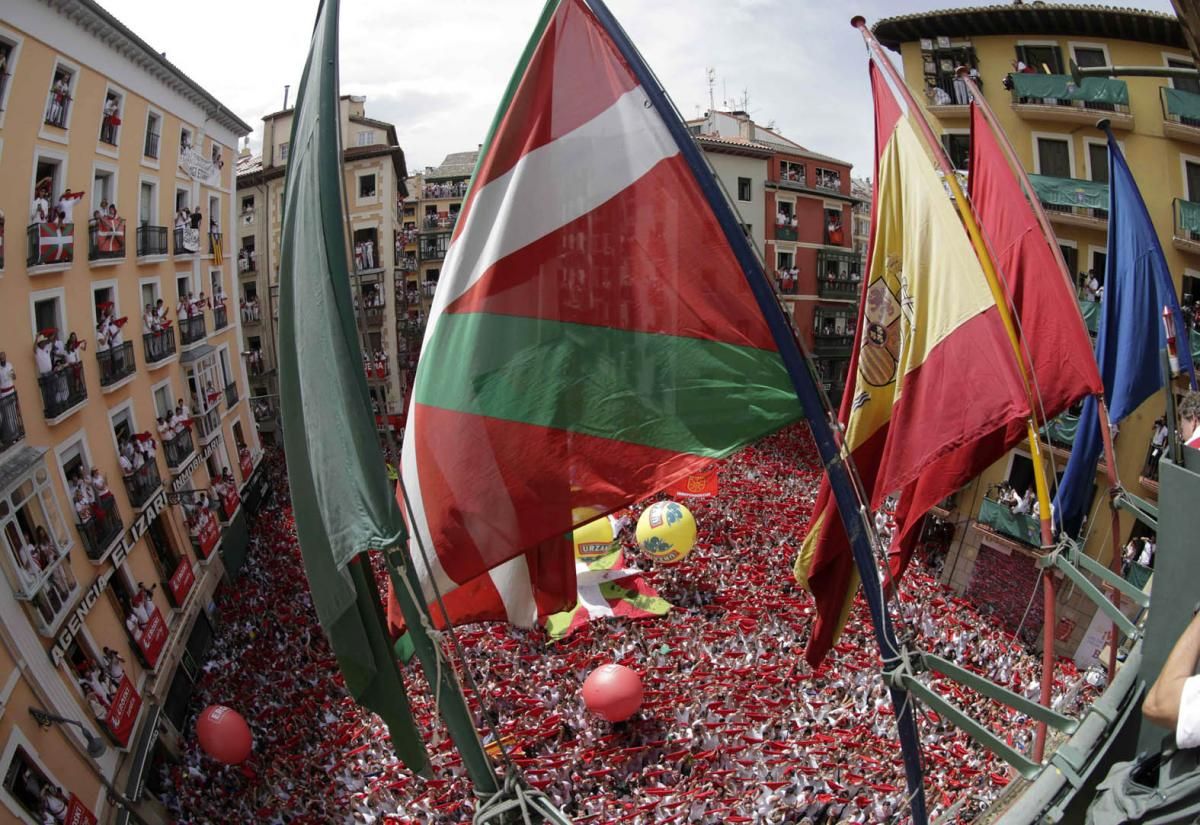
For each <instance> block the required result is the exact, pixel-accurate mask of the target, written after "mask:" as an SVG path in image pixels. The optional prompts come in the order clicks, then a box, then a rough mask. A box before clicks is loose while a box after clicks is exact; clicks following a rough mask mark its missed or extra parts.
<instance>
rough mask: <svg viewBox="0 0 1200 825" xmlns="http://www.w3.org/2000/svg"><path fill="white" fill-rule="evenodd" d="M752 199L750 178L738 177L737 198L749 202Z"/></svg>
mask: <svg viewBox="0 0 1200 825" xmlns="http://www.w3.org/2000/svg"><path fill="white" fill-rule="evenodd" d="M753 199H754V193H753V190H752V189H751V188H750V178H738V200H740V201H744V202H749V201H751V200H753Z"/></svg>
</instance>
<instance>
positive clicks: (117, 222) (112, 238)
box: [96, 218, 125, 255]
mask: <svg viewBox="0 0 1200 825" xmlns="http://www.w3.org/2000/svg"><path fill="white" fill-rule="evenodd" d="M96 249H97V250H98V251H100V252H103V253H108V254H114V255H115V254H119V253H121V252H124V251H125V219H124V218H101V219H100V220H98V221H97V222H96Z"/></svg>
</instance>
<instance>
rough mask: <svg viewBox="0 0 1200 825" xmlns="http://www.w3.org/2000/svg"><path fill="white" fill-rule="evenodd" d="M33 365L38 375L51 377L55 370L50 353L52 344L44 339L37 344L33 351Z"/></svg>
mask: <svg viewBox="0 0 1200 825" xmlns="http://www.w3.org/2000/svg"><path fill="white" fill-rule="evenodd" d="M33 363H34V366H36V367H37V371H38V375H49V374H50V373H51V372H53V370H54V361H53V357H52V353H51V352H50V342H49V341H48V340H47V339H45V338H43V339H42V340H40V341H38V342H37V345H36V346H35V347H34V350H33Z"/></svg>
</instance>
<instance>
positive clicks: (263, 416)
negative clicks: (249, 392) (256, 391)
mask: <svg viewBox="0 0 1200 825" xmlns="http://www.w3.org/2000/svg"><path fill="white" fill-rule="evenodd" d="M250 409H251V411H252V412H253V413H254V420H255V421H257V422H258V423H259V424H268V423H272V422H274V421H275V405H274V404H273V403H272V402H271V400H270V399H269V398H259V399H256V400H255V401H254V403H253V404H251V405H250Z"/></svg>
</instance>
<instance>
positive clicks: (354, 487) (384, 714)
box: [279, 0, 428, 771]
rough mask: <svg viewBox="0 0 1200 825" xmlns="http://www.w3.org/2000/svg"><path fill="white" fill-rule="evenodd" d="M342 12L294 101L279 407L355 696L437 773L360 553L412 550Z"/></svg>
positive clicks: (300, 503)
mask: <svg viewBox="0 0 1200 825" xmlns="http://www.w3.org/2000/svg"><path fill="white" fill-rule="evenodd" d="M337 14H338V3H337V0H325V2H324V3H323V4H322V6H321V9H320V10H319V11H318V13H317V24H316V26H315V28H314V30H313V35H312V47H311V51H310V52H309V57H308V62H307V63H306V64H305V67H304V74H303V75H302V77H301V80H300V92H299V94H298V95H297V96H296V109H295V113H294V116H293V123H292V134H291V143H290V146H291V149H290V151H289V153H288V154H289V157H288V168H287V181H286V183H285V187H284V208H283V227H282V233H281V245H280V266H279V283H280V290H279V399H280V409H281V411H282V415H283V436H284V445H285V447H286V450H287V467H288V478H289V480H290V483H291V492H292V506H293V508H294V512H295V519H296V535H297V537H298V538H299V541H300V550H301V553H302V554H303V556H304V568H305V572H306V573H307V575H308V586H309V590H310V591H311V592H312V600H313V605H314V606H315V607H316V611H317V617H318V618H319V619H320V620H321V627H323V628H324V630H325V633H326V635H327V636H328V637H329V641H330V644H331V645H332V647H333V652H334V654H335V655H336V656H337V660H338V666H339V667H340V668H341V671H342V675H343V676H344V677H345V679H346V688H347V689H348V690H349V691H350V694H351V695H352V696H353V697H354V698H355V700H357V701H358V702H359V703H360V704H361V705H363V706H364V707H366V708H369V709H370V710H372V711H374V712H375V713H377V714H379V716H380V717H381V718H382V719H383V720H384V722H386V723H387V725H388V728H389V730H390V732H391V736H392V742H393V744H394V746H395V749H396V753H397V755H398V756H400V758H401V759H403V760H404V763H405V764H406V765H407V766H408V767H409V768H411V769H412V770H414V771H418V770H423V769H424V768H425V767H426V766H427V765H428V759H427V757H426V756H425V749H424V745H423V744H422V742H421V738H420V736H419V734H418V733H417V730H416V727H415V725H414V723H413V720H412V714H411V712H410V709H409V704H408V698H407V695H406V693H405V690H404V683H403V681H402V680H401V678H400V673H399V670H398V668H397V666H396V661H395V659H394V658H393V655H392V649H391V644H390V642H389V639H388V637H387V634H386V633H385V631H384V628H383V623H382V608H381V599H380V596H379V593H378V591H377V589H376V587H375V585H374V578H373V577H372V576H371V574H370V567H369V564H368V563H367V562H366V561H365V554H366V552H367V551H368V550H371V549H376V550H379V549H385V548H390V547H393V546H395V545H397V544H398V543H400V542H402V541H404V540H405V537H406V536H405V531H404V522H403V519H402V518H401V516H400V508H399V507H398V506H397V504H396V499H395V497H394V495H393V492H392V485H391V484H390V483H389V482H388V479H387V473H386V472H385V469H384V462H383V455H382V453H381V452H380V449H379V441H378V439H377V436H376V434H375V421H374V418H373V416H372V414H371V398H370V395H369V394H368V392H367V379H366V375H365V373H364V372H363V368H362V353H361V351H360V348H359V344H358V333H357V329H356V327H355V321H354V302H353V299H352V297H351V294H350V274H349V272H348V268H347V251H348V246H347V242H346V232H345V220H344V218H343V215H342V203H343V199H344V194H343V192H342V146H341V135H340V129H339V124H340V122H341V118H340V116H339V112H338V80H337V65H338V57H337V41H338V22H337Z"/></svg>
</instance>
